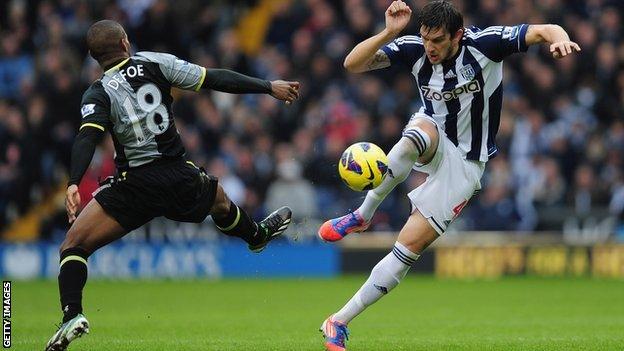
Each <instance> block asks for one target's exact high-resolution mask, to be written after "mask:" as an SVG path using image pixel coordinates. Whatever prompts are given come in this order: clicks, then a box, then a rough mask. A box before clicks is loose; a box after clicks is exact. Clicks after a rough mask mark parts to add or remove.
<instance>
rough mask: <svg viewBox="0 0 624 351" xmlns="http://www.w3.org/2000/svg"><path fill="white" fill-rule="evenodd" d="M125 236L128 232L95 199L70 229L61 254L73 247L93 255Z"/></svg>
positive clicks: (62, 245)
mask: <svg viewBox="0 0 624 351" xmlns="http://www.w3.org/2000/svg"><path fill="white" fill-rule="evenodd" d="M125 234H126V230H125V229H124V228H123V227H122V226H121V224H119V222H117V221H116V220H115V219H114V218H113V217H111V216H110V215H109V214H108V213H106V211H104V209H103V208H102V206H101V205H100V204H99V203H98V202H97V201H96V200H95V199H92V200H91V201H90V202H89V203H88V204H87V206H86V207H85V208H84V210H82V212H80V214H79V215H78V218H76V221H75V222H74V223H73V224H72V226H71V228H69V231H68V232H67V236H66V237H65V240H64V241H63V243H62V244H61V252H62V251H63V250H65V249H69V248H72V247H80V248H82V249H84V250H86V251H87V252H89V253H93V252H94V251H95V250H97V249H99V248H100V247H102V246H104V245H106V244H108V243H110V242H112V241H115V240H117V239H119V238H121V237H122V236H124V235H125Z"/></svg>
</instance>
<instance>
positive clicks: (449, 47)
mask: <svg viewBox="0 0 624 351" xmlns="http://www.w3.org/2000/svg"><path fill="white" fill-rule="evenodd" d="M462 34H463V31H462V30H461V29H460V30H459V31H457V33H455V35H454V36H451V34H450V33H449V32H448V31H447V30H446V29H444V28H441V27H440V28H429V27H425V26H422V27H420V36H421V37H422V39H423V44H424V46H425V53H426V54H427V58H428V59H429V61H430V62H431V63H432V64H434V65H435V64H438V63H442V62H443V61H445V60H447V59H449V58H451V57H452V56H453V54H454V53H455V52H456V49H457V47H458V46H459V40H460V39H461V37H462Z"/></svg>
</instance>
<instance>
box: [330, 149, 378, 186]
mask: <svg viewBox="0 0 624 351" xmlns="http://www.w3.org/2000/svg"><path fill="white" fill-rule="evenodd" d="M338 172H339V173H340V177H341V178H342V180H343V181H344V183H345V184H346V185H347V186H348V187H349V188H351V189H353V190H356V191H365V190H371V189H374V188H376V187H377V186H379V184H381V182H382V181H383V179H384V177H385V176H386V173H387V172H388V157H387V156H386V154H385V153H384V152H383V150H381V148H380V147H379V146H377V145H375V144H373V143H367V142H360V143H355V144H353V145H351V146H349V147H348V148H347V149H346V150H345V151H344V152H343V154H342V157H341V158H340V163H339V164H338Z"/></svg>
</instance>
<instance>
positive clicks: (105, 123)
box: [80, 81, 111, 131]
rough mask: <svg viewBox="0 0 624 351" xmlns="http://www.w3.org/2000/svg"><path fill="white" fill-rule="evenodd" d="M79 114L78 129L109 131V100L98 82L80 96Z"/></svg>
mask: <svg viewBox="0 0 624 351" xmlns="http://www.w3.org/2000/svg"><path fill="white" fill-rule="evenodd" d="M80 114H81V115H82V121H81V123H80V129H82V128H85V127H92V128H97V129H99V130H101V131H105V130H107V129H110V127H111V121H110V118H109V116H110V98H109V97H108V94H106V91H104V87H102V83H101V82H100V81H97V82H95V83H93V85H91V87H89V89H87V91H85V93H84V94H83V95H82V101H81V103H80Z"/></svg>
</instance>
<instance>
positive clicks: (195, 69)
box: [135, 51, 206, 91]
mask: <svg viewBox="0 0 624 351" xmlns="http://www.w3.org/2000/svg"><path fill="white" fill-rule="evenodd" d="M135 56H136V57H138V58H142V59H146V60H147V61H150V62H155V63H158V66H159V67H160V71H161V72H162V74H163V76H164V77H165V79H166V80H167V81H168V82H169V83H170V84H171V85H172V86H174V87H176V88H180V89H184V90H194V91H198V90H199V89H200V88H201V86H202V83H203V82H204V79H205V78H206V69H205V68H204V67H202V66H199V65H196V64H194V63H190V62H188V61H185V60H182V59H179V58H177V57H176V56H174V55H171V54H165V53H160V52H148V51H143V52H139V53H137V54H136V55H135Z"/></svg>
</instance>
